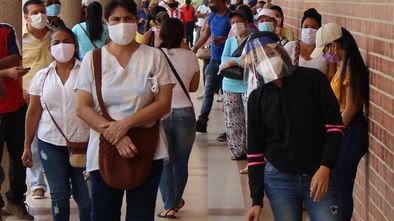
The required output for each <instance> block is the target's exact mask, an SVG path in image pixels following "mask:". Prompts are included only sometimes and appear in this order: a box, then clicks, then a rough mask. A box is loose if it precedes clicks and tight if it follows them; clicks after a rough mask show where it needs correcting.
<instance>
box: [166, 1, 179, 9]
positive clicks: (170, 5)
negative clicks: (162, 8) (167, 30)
mask: <svg viewBox="0 0 394 221" xmlns="http://www.w3.org/2000/svg"><path fill="white" fill-rule="evenodd" d="M168 6H169V7H170V8H176V7H178V3H176V2H171V3H169V4H168Z"/></svg>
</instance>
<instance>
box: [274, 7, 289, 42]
mask: <svg viewBox="0 0 394 221" xmlns="http://www.w3.org/2000/svg"><path fill="white" fill-rule="evenodd" d="M270 9H271V10H272V11H273V12H274V14H275V20H276V22H277V23H276V24H277V26H276V29H275V33H276V34H277V35H278V37H279V38H280V45H282V46H284V45H286V44H287V42H289V41H293V40H294V33H293V31H292V30H291V29H289V28H287V27H284V26H283V23H284V14H283V11H282V8H281V7H279V6H277V5H273V6H271V7H270Z"/></svg>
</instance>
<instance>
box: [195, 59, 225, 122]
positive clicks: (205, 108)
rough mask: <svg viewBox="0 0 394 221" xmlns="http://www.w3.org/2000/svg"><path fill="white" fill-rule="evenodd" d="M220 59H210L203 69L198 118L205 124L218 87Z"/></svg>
mask: <svg viewBox="0 0 394 221" xmlns="http://www.w3.org/2000/svg"><path fill="white" fill-rule="evenodd" d="M219 65H220V61H215V60H211V61H210V62H209V64H208V66H207V68H206V70H205V90H204V100H203V101H202V106H201V114H200V116H199V117H198V120H199V121H200V122H201V123H202V124H203V125H204V126H206V124H207V122H208V120H209V118H208V117H209V114H210V113H211V109H212V104H213V99H214V95H215V90H216V89H217V88H218V85H219V80H220V77H219V76H218V72H219Z"/></svg>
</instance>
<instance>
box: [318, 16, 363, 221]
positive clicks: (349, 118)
mask: <svg viewBox="0 0 394 221" xmlns="http://www.w3.org/2000/svg"><path fill="white" fill-rule="evenodd" d="M321 54H323V56H324V58H325V59H327V61H328V62H330V63H336V64H337V65H338V71H337V72H336V73H335V75H334V77H333V79H332V81H331V87H332V90H333V91H334V93H335V96H336V97H337V99H338V102H339V104H340V108H341V113H342V120H343V123H344V130H345V137H344V139H343V140H342V146H341V151H340V154H339V157H338V165H337V166H336V168H335V170H334V174H335V177H336V181H337V187H338V193H339V196H340V200H341V206H342V208H343V219H342V220H343V221H349V220H350V219H351V217H352V214H353V195H352V193H353V186H354V180H355V178H356V173H357V165H358V163H359V162H360V159H361V158H362V157H363V156H364V155H365V153H366V152H367V150H368V125H367V121H366V118H365V116H364V113H363V110H364V108H366V107H367V104H368V97H369V94H368V91H369V88H368V85H369V84H368V79H369V76H368V68H367V67H366V65H365V63H364V60H363V58H362V56H361V54H360V51H359V50H358V46H357V43H356V41H355V40H354V38H353V36H352V35H351V34H350V32H349V31H348V30H346V29H345V28H342V27H341V26H339V25H336V24H332V23H331V24H326V25H323V26H322V27H321V28H320V29H319V30H318V31H317V38H316V49H315V50H314V52H313V53H312V55H311V57H312V58H315V57H318V56H320V55H321Z"/></svg>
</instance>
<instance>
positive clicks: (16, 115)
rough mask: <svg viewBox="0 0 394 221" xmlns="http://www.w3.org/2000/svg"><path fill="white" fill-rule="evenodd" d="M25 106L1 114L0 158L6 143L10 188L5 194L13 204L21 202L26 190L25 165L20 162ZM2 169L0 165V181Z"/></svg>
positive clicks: (2, 202)
mask: <svg viewBox="0 0 394 221" xmlns="http://www.w3.org/2000/svg"><path fill="white" fill-rule="evenodd" d="M26 110H27V106H26V105H23V106H22V107H21V108H20V109H19V110H17V111H15V112H11V113H6V114H1V125H0V160H2V158H3V147H4V143H6V144H7V150H8V154H9V170H8V177H9V182H10V190H9V191H8V192H7V194H6V196H7V199H8V201H9V202H11V203H13V204H19V203H23V202H24V201H25V193H26V191H27V186H26V184H25V182H26V167H25V166H23V163H22V159H21V158H22V154H23V149H24V142H25V116H26ZM4 178H5V175H4V170H3V167H2V166H1V165H0V183H3V182H4ZM3 206H4V201H3V198H2V197H1V196H0V208H1V207H3Z"/></svg>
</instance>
